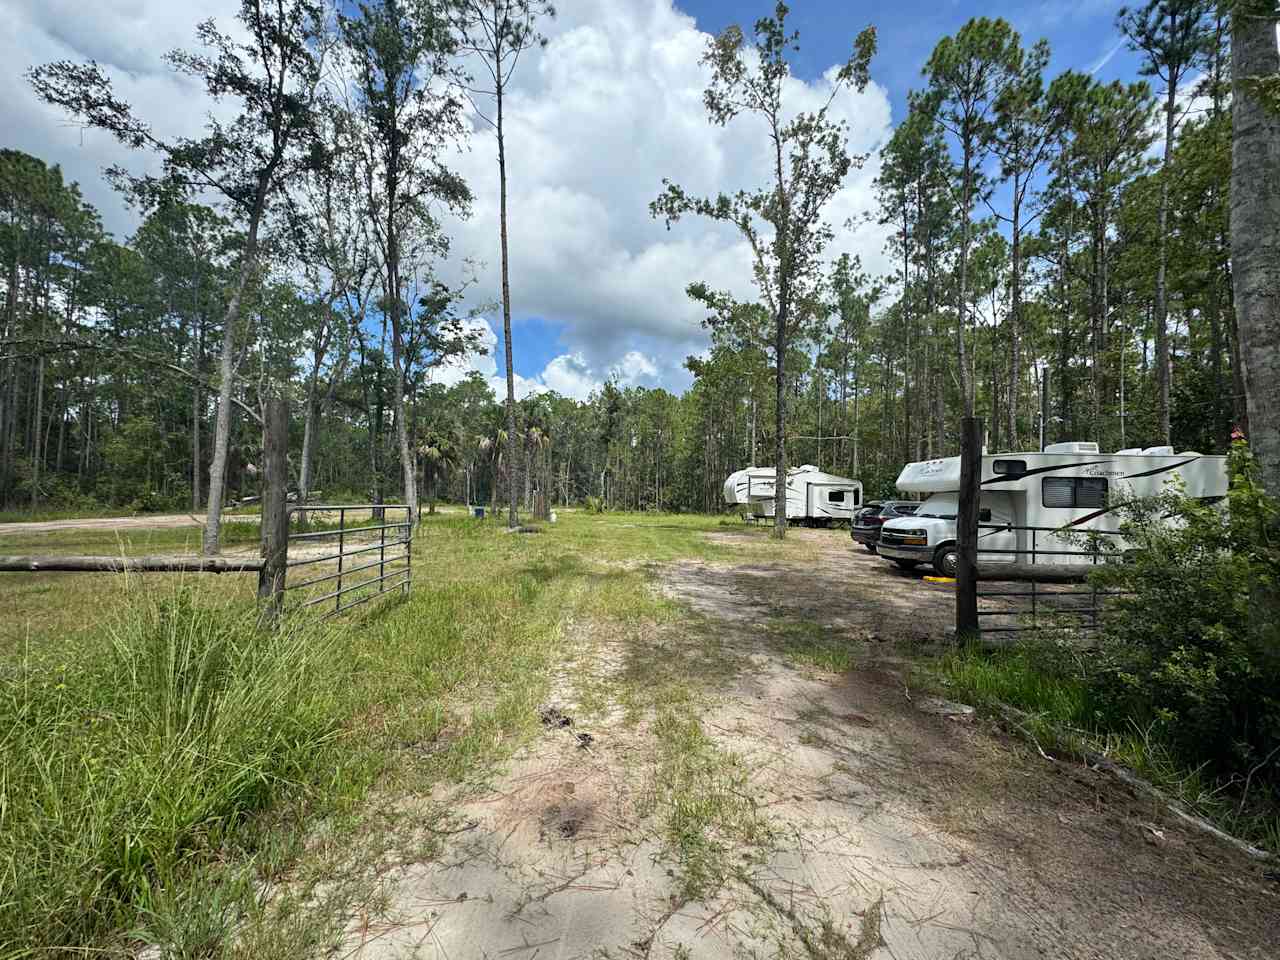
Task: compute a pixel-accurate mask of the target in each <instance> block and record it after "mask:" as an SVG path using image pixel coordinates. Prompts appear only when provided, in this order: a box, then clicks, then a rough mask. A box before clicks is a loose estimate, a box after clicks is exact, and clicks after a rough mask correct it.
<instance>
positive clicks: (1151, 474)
mask: <svg viewBox="0 0 1280 960" xmlns="http://www.w3.org/2000/svg"><path fill="white" fill-rule="evenodd" d="M1199 459H1200V458H1199V457H1192V458H1191V459H1189V460H1183V461H1182V462H1181V463H1173V464H1170V465H1169V466H1167V467H1156V468H1155V469H1154V470H1145V471H1143V472H1142V473H1131V474H1129V475H1128V476H1124V477H1121V478H1120V479H1121V480H1135V479H1137V478H1138V477H1154V476H1155V475H1156V474H1158V473H1165V472H1167V471H1169V470H1177V469H1178V468H1179V467H1185V466H1186V465H1187V464H1188V463H1195V462H1196V461H1197V460H1199Z"/></svg>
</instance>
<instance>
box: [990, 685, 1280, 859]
mask: <svg viewBox="0 0 1280 960" xmlns="http://www.w3.org/2000/svg"><path fill="white" fill-rule="evenodd" d="M991 705H992V706H993V707H994V708H995V710H996V712H997V713H999V714H1000V715H1001V716H1002V717H1003V718H1004V720H1005V722H1006V723H1008V724H1009V725H1010V726H1012V727H1013V728H1014V729H1016V730H1017V731H1018V732H1019V733H1021V734H1022V735H1023V736H1024V737H1026V738H1027V739H1029V740H1030V741H1031V742H1032V743H1033V744H1034V745H1035V748H1036V750H1037V751H1039V753H1040V756H1042V757H1044V759H1046V760H1049V761H1051V762H1052V761H1053V757H1051V756H1049V755H1048V754H1047V753H1045V752H1044V749H1043V748H1042V747H1041V746H1040V743H1039V741H1038V740H1037V739H1036V738H1035V735H1034V734H1032V733H1031V731H1030V730H1029V729H1028V728H1027V727H1026V726H1025V724H1026V722H1027V721H1029V720H1030V719H1031V715H1030V714H1029V713H1027V712H1026V711H1024V710H1019V709H1018V708H1017V707H1014V706H1010V705H1009V704H1007V703H1004V702H1002V701H998V700H997V701H992V703H991ZM1053 734H1054V737H1055V739H1056V740H1057V741H1058V747H1059V752H1066V753H1067V754H1069V755H1071V756H1072V758H1073V759H1075V760H1076V761H1078V762H1080V763H1083V764H1084V765H1085V766H1087V767H1089V768H1091V769H1093V770H1098V771H1100V772H1102V773H1105V774H1108V775H1110V776H1112V777H1114V778H1115V779H1116V780H1119V781H1120V782H1121V783H1123V784H1124V785H1125V786H1127V787H1129V788H1130V789H1131V790H1133V791H1134V792H1135V793H1140V794H1143V795H1145V796H1146V797H1147V798H1149V799H1151V800H1154V801H1155V802H1156V803H1159V804H1162V805H1163V806H1164V807H1165V809H1166V810H1168V812H1169V813H1171V814H1172V815H1173V816H1174V817H1176V818H1177V819H1178V820H1181V821H1182V822H1183V823H1184V824H1186V825H1187V826H1189V827H1191V828H1192V829H1195V830H1199V831H1200V832H1202V833H1206V834H1208V835H1209V836H1211V837H1213V838H1214V839H1215V840H1218V841H1219V842H1221V843H1224V844H1226V845H1227V846H1229V847H1233V848H1235V849H1236V850H1238V851H1240V852H1241V853H1243V854H1244V855H1245V856H1247V857H1250V858H1252V859H1254V860H1261V861H1271V860H1274V859H1275V856H1274V855H1273V854H1271V853H1269V852H1268V851H1266V850H1263V849H1261V848H1260V847H1255V846H1254V845H1253V844H1251V843H1249V842H1248V841H1246V840H1241V839H1240V838H1239V837H1233V836H1232V835H1231V834H1229V833H1227V832H1226V831H1224V830H1220V829H1219V828H1218V827H1215V826H1214V825H1213V824H1212V823H1210V822H1209V821H1208V820H1206V819H1204V817H1201V816H1197V815H1196V814H1195V813H1193V812H1191V811H1190V810H1188V809H1187V806H1186V804H1184V803H1183V802H1182V801H1181V800H1176V799H1174V798H1173V797H1170V796H1168V795H1167V794H1166V793H1165V792H1164V791H1163V790H1161V789H1160V788H1159V787H1157V786H1156V785H1155V784H1153V783H1150V782H1148V781H1146V780H1144V779H1142V777H1140V776H1138V775H1137V774H1136V773H1134V772H1133V771H1132V770H1129V769H1128V768H1127V767H1122V766H1121V765H1120V764H1118V763H1116V762H1115V761H1113V760H1109V759H1107V758H1106V757H1104V756H1102V755H1100V754H1097V753H1094V752H1093V751H1092V750H1089V749H1088V748H1087V747H1085V746H1084V745H1083V743H1080V744H1078V745H1072V743H1071V740H1070V739H1069V738H1068V737H1066V736H1064V735H1063V733H1062V731H1060V730H1057V729H1056V728H1055V729H1054V730H1053ZM1073 739H1079V738H1073Z"/></svg>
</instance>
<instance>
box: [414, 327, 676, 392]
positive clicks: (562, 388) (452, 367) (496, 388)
mask: <svg viewBox="0 0 1280 960" xmlns="http://www.w3.org/2000/svg"><path fill="white" fill-rule="evenodd" d="M465 326H466V327H467V329H468V330H469V331H471V332H474V333H477V334H478V335H479V340H480V344H481V346H482V348H483V350H482V352H477V353H474V354H471V355H470V356H467V357H459V358H456V359H454V360H452V361H450V362H449V363H447V364H444V365H442V366H440V367H438V368H436V369H434V370H432V371H431V375H430V380H431V381H432V382H433V383H442V384H444V385H446V386H452V385H454V384H457V383H461V382H462V381H463V380H465V379H466V378H467V377H468V376H470V375H471V374H472V373H473V372H474V373H478V374H480V375H481V376H482V377H483V378H484V379H485V381H486V382H487V383H488V384H489V387H490V389H492V390H493V392H494V394H495V395H496V396H498V397H505V396H506V394H507V381H506V378H505V377H503V376H501V375H499V370H498V364H499V362H500V361H501V359H502V358H501V354H500V353H499V350H498V342H499V341H498V335H497V334H496V333H494V332H493V327H492V326H491V325H490V323H489V321H488V320H485V319H482V318H477V319H472V320H468V321H466V323H465ZM659 379H660V374H659V368H658V364H657V362H656V361H655V360H654V359H653V358H652V357H648V356H646V355H645V354H643V353H641V352H640V351H639V350H630V351H628V352H627V353H626V355H625V356H623V357H622V359H621V360H619V361H618V362H617V363H614V364H612V365H611V366H609V367H608V368H606V369H603V370H597V369H594V368H593V367H592V366H591V365H590V363H588V361H587V358H586V357H585V356H584V355H583V353H582V352H581V351H576V352H574V353H563V354H560V355H559V356H557V357H554V358H552V359H551V360H550V361H548V363H547V365H546V366H545V367H544V368H543V369H542V371H541V372H540V373H538V374H537V375H536V376H533V377H522V376H521V375H520V374H518V373H517V374H516V376H515V385H516V397H517V398H519V397H525V396H528V395H529V394H531V393H544V392H546V391H548V390H550V391H554V392H555V393H558V394H560V395H561V396H564V397H572V398H573V399H575V400H586V399H587V398H588V397H590V396H591V395H592V394H593V393H595V392H597V391H598V390H600V389H601V387H603V386H604V384H605V381H607V380H612V381H613V382H614V383H615V384H616V385H618V386H620V387H632V386H650V387H651V386H657V385H658V382H659Z"/></svg>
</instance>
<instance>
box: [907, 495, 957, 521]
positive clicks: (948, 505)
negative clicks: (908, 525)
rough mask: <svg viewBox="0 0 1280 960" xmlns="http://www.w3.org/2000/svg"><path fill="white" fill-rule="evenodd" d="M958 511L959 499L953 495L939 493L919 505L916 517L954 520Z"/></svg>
mask: <svg viewBox="0 0 1280 960" xmlns="http://www.w3.org/2000/svg"><path fill="white" fill-rule="evenodd" d="M959 509H960V501H959V498H958V497H957V496H956V495H955V494H954V493H940V494H937V495H936V496H932V497H930V498H929V499H928V500H926V501H925V502H924V503H922V504H920V509H919V510H917V511H916V516H917V517H935V518H936V519H938V520H954V519H955V518H956V513H957V512H958V511H959Z"/></svg>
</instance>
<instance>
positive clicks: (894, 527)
mask: <svg viewBox="0 0 1280 960" xmlns="http://www.w3.org/2000/svg"><path fill="white" fill-rule="evenodd" d="M1175 478H1176V479H1178V480H1180V481H1181V488H1182V492H1183V493H1184V494H1185V495H1186V496H1189V497H1197V498H1199V499H1202V500H1210V501H1216V500H1220V499H1222V498H1223V497H1225V496H1226V495H1227V464H1226V457H1207V456H1204V455H1202V454H1199V453H1193V452H1187V453H1178V454H1175V453H1174V452H1173V448H1172V447H1149V448H1148V449H1146V450H1141V449H1138V448H1136V447H1135V448H1133V449H1130V450H1120V451H1118V452H1116V453H1100V452H1099V451H1098V445H1097V444H1096V443H1055V444H1050V445H1049V446H1047V447H1045V449H1044V451H1043V452H1031V453H1000V454H989V453H984V454H983V455H982V478H981V484H982V493H981V497H980V499H979V501H978V522H979V523H980V524H982V525H983V526H982V527H980V528H979V530H978V546H979V549H981V550H983V551H984V552H983V553H981V554H979V560H980V561H981V562H983V563H995V562H1000V561H1009V562H1011V561H1014V560H1021V561H1022V562H1026V563H1035V562H1040V563H1071V562H1082V563H1087V562H1089V560H1090V558H1088V557H1083V556H1081V557H1073V556H1067V555H1063V554H1061V553H1059V554H1054V553H1049V552H1046V553H1038V554H1033V553H1031V552H1030V551H1032V549H1033V547H1034V549H1035V550H1036V551H1042V550H1043V551H1055V550H1058V551H1071V550H1075V551H1079V550H1081V536H1080V535H1081V533H1082V532H1084V531H1085V530H1108V531H1117V530H1119V529H1120V523H1121V517H1120V515H1119V514H1118V513H1117V512H1116V508H1117V507H1119V506H1121V505H1123V504H1124V503H1126V502H1128V501H1131V500H1136V499H1140V498H1142V497H1150V496H1154V495H1156V494H1158V493H1161V492H1163V491H1164V490H1165V489H1167V488H1166V484H1168V483H1169V482H1170V481H1172V480H1175ZM897 486H898V489H899V490H901V491H903V492H904V493H917V494H928V495H929V498H928V499H927V500H925V501H924V502H923V503H921V504H920V507H919V509H918V510H917V511H916V512H915V515H914V516H910V517H899V518H896V519H893V520H890V521H888V522H886V523H885V525H884V526H883V527H882V528H881V532H880V544H879V552H880V556H882V557H884V558H885V559H886V560H891V561H892V562H894V563H896V564H897V565H898V566H900V567H904V568H907V569H910V568H913V567H916V566H919V565H920V564H922V563H928V564H932V566H933V568H934V569H935V570H936V571H937V572H938V573H941V574H943V575H944V576H948V577H952V576H955V574H956V569H957V566H958V563H959V554H958V552H957V549H956V513H957V510H958V508H959V490H960V458H959V457H947V458H944V459H941V460H925V461H922V462H920V463H909V464H907V465H906V466H905V467H904V468H903V470H902V473H901V474H899V476H898V481H897ZM991 525H996V526H1002V527H1003V528H1002V529H992V528H991ZM1031 527H1038V528H1041V529H1040V530H1039V531H1036V532H1034V533H1033V531H1031V530H1029V529H1027V528H1031ZM1050 531H1051V532H1050ZM1033 537H1034V541H1033ZM1004 550H1007V551H1009V552H1008V553H1003V552H1001V551H1004ZM987 551H991V552H987Z"/></svg>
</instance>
